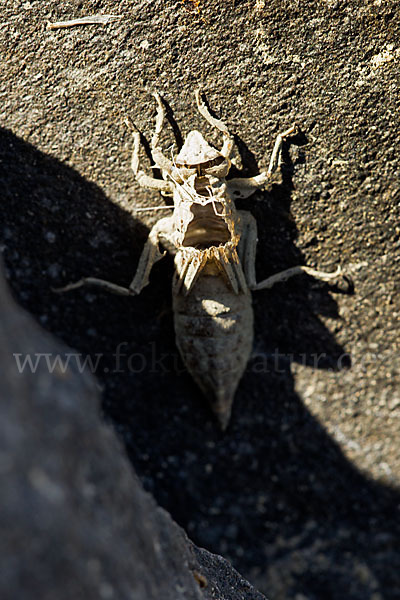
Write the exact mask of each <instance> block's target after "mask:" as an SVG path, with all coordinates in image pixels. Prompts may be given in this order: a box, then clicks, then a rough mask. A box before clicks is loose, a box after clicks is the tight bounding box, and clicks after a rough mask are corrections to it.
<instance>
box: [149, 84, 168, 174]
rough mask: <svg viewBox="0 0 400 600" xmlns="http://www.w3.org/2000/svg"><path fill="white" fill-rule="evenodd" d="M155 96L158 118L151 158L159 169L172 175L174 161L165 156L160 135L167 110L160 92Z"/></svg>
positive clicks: (152, 140)
mask: <svg viewBox="0 0 400 600" xmlns="http://www.w3.org/2000/svg"><path fill="white" fill-rule="evenodd" d="M153 96H154V98H155V99H156V102H157V117H156V128H155V130H154V133H153V137H152V138H151V156H152V157H153V160H154V162H155V164H156V165H157V167H159V168H160V169H162V170H163V171H167V173H171V171H172V169H173V166H174V165H173V164H172V161H170V160H169V158H167V157H166V156H164V154H163V152H162V150H161V148H160V144H159V141H160V133H161V130H162V128H163V123H164V117H165V109H164V105H163V103H162V100H161V97H160V94H159V93H158V92H154V93H153Z"/></svg>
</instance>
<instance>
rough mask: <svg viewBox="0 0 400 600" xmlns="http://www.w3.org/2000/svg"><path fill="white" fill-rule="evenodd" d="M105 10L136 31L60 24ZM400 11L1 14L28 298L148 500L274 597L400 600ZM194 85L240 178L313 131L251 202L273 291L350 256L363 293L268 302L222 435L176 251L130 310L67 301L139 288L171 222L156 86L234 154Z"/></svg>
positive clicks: (186, 118) (158, 4) (8, 129)
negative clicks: (141, 148) (177, 326)
mask: <svg viewBox="0 0 400 600" xmlns="http://www.w3.org/2000/svg"><path fill="white" fill-rule="evenodd" d="M198 11H199V12H198ZM98 13H103V14H114V15H120V17H121V18H120V19H119V20H118V21H115V22H113V23H110V24H108V25H104V26H103V25H91V26H86V27H74V28H71V29H59V30H50V29H48V28H47V27H46V23H47V21H52V22H54V21H58V20H65V19H72V18H76V17H79V16H87V15H91V14H98ZM399 16H400V8H399V5H398V3H397V2H394V1H384V0H382V1H381V0H375V1H374V2H372V1H371V0H367V1H365V0H362V1H361V0H359V1H354V0H352V1H350V2H342V1H339V0H337V1H335V0H325V1H323V0H313V1H310V2H307V3H305V2H295V1H293V0H291V1H289V0H270V1H268V2H266V1H264V0H256V1H248V0H243V1H239V0H237V1H234V0H216V1H212V2H211V1H209V0H204V1H203V2H202V3H201V4H200V6H199V7H198V8H197V9H196V6H195V3H194V2H191V1H190V0H186V1H185V2H184V3H182V2H178V1H175V2H173V1H172V0H165V1H159V0H154V1H152V0H142V1H137V2H128V1H122V0H120V1H114V2H111V1H109V2H107V1H104V2H95V1H93V2H90V1H87V0H83V1H81V2H78V1H76V2H72V1H70V2H68V1H65V2H63V3H55V2H48V1H46V0H44V1H42V2H39V1H32V2H12V1H8V2H6V4H5V6H4V7H3V8H2V14H1V19H0V40H1V41H0V52H1V57H2V70H1V72H0V99H1V105H0V120H1V121H0V123H1V127H2V128H1V131H0V152H1V163H0V176H1V182H2V184H1V197H2V198H1V205H0V206H1V208H0V214H1V229H0V231H1V234H2V240H3V241H2V244H3V249H4V258H5V261H6V265H7V267H8V275H9V280H10V283H11V285H12V288H13V290H14V293H15V297H16V298H17V299H18V301H19V302H20V303H21V304H22V305H23V306H24V307H26V308H27V309H29V310H30V311H31V312H32V313H33V314H34V315H35V316H36V317H37V319H38V320H39V322H40V323H41V324H42V325H43V326H44V327H45V328H47V329H48V330H50V331H52V332H53V333H55V334H56V335H58V336H59V337H60V338H62V339H63V341H64V342H66V343H68V344H69V345H70V346H72V347H73V348H75V349H76V352H78V353H81V356H82V358H85V357H86V356H87V355H89V356H91V357H92V359H93V361H96V360H97V359H96V355H99V356H98V365H97V368H96V369H95V371H96V375H97V377H98V379H99V380H100V382H101V384H102V385H103V388H104V405H103V406H104V413H105V416H106V418H107V419H109V420H111V421H112V422H113V423H114V424H115V427H116V428H117V431H118V432H119V433H120V435H121V437H122V439H123V440H124V442H125V444H126V448H127V452H128V454H129V456H130V458H131V460H132V464H133V465H134V467H135V468H136V470H137V472H138V474H139V476H140V477H141V479H142V481H143V482H144V485H145V487H146V489H147V490H150V491H151V492H152V493H153V494H154V496H155V498H156V499H157V501H158V502H159V503H160V504H161V505H162V506H163V507H165V508H167V509H168V510H169V511H170V513H171V514H172V516H173V518H174V519H175V520H176V521H177V522H178V523H179V524H180V525H182V526H183V527H184V528H185V529H186V531H187V532H188V534H189V536H190V537H191V539H192V540H193V541H194V542H195V543H196V544H198V545H200V546H203V547H206V548H207V549H209V550H211V551H213V552H217V553H219V554H222V555H223V556H224V557H225V558H228V559H229V560H231V561H232V563H233V565H234V566H235V568H237V569H238V570H239V571H240V572H241V573H242V574H243V575H244V576H246V577H247V578H248V579H249V580H250V581H251V582H252V583H254V584H255V585H256V586H257V587H258V589H260V591H262V592H264V593H266V594H267V595H268V597H269V598H271V600H283V599H285V600H288V599H292V600H305V599H307V600H314V599H321V598H323V599H324V600H325V599H331V598H332V599H335V600H336V599H343V598H346V599H347V600H355V599H357V600H358V599H360V600H366V599H371V600H381V599H385V600H386V599H395V598H399V597H400V551H399V547H400V525H399V515H398V511H399V503H400V494H399V488H398V486H399V479H400V452H399V446H398V427H399V423H400V395H399V367H400V358H399V340H398V338H399V335H398V329H399V310H400V308H399V305H400V296H399V274H400V262H399V261H400V253H399V248H400V242H399V227H400V225H399V199H400V192H399V180H400V168H399V150H398V139H399V128H400V125H399V117H400V99H399V87H400V86H399V80H400V43H399V39H400V26H399ZM197 87H201V88H202V89H203V90H204V91H205V92H206V96H207V100H208V102H209V105H210V106H211V107H212V109H213V111H215V114H216V115H217V116H218V117H221V118H223V119H224V120H225V121H226V123H227V124H228V125H229V127H230V128H231V130H232V131H233V132H235V134H236V135H237V142H238V147H239V150H240V155H241V159H242V167H243V169H242V170H241V173H242V174H245V175H252V174H255V173H257V171H258V169H260V168H264V167H265V166H266V165H267V164H268V157H269V155H270V152H271V150H272V146H273V142H274V138H275V136H276V135H277V133H278V132H279V131H282V130H284V129H286V128H287V127H289V126H290V125H291V124H292V123H293V122H297V123H298V124H299V126H300V128H301V134H300V135H299V136H297V137H296V138H295V139H293V140H292V143H291V144H290V146H289V145H288V146H287V147H286V151H285V162H286V164H285V165H284V167H283V170H282V177H277V179H276V181H275V183H274V184H273V185H271V187H270V189H268V190H267V191H265V192H258V193H256V194H255V195H254V196H252V197H251V198H249V199H248V200H245V201H241V202H240V203H238V206H239V207H240V208H241V209H247V210H250V211H251V212H252V214H253V215H254V216H255V218H256V219H257V222H258V226H259V246H258V261H257V273H258V278H259V279H262V278H264V277H267V276H268V275H270V274H272V273H275V272H277V271H279V270H281V269H285V268H287V267H289V266H292V265H295V264H298V263H303V264H307V265H310V266H313V267H317V268H319V269H324V270H331V269H333V268H335V267H336V266H337V265H338V264H341V265H342V266H343V268H344V269H345V271H346V272H347V274H348V275H349V276H350V277H351V278H352V280H353V283H354V293H353V294H350V293H344V291H343V290H335V289H332V288H330V287H329V286H327V285H322V284H320V283H317V282H315V281H313V280H311V279H309V278H306V277H299V278H296V279H293V280H291V281H290V282H287V283H286V284H282V285H279V286H276V287H275V288H274V289H273V290H271V291H262V292H259V293H258V294H255V295H254V310H255V323H256V326H255V344H254V354H255V356H254V357H253V359H252V360H251V361H250V363H249V367H248V370H247V372H246V373H245V376H244V377H243V380H242V382H241V384H240V387H239V389H238V392H237V397H236V400H235V404H234V410H233V416H232V421H231V425H230V427H229V429H228V431H227V432H226V433H225V434H224V435H222V434H221V433H220V432H219V431H218V429H217V427H216V424H215V422H214V420H213V418H212V416H211V414H210V411H209V409H208V407H207V405H206V403H205V402H204V400H203V399H202V397H201V394H200V392H198V391H197V389H196V388H195V386H194V384H193V382H192V381H191V379H190V377H189V376H188V375H187V374H186V373H185V372H184V370H183V366H182V363H181V362H180V359H179V357H178V354H177V350H176V347H175V345H174V335H173V325H172V313H171V297H170V281H171V277H172V262H171V260H170V259H165V260H164V261H161V262H160V263H158V264H157V265H156V266H155V268H154V271H153V275H152V279H151V285H150V286H149V287H148V288H146V289H145V290H144V291H143V293H142V294H141V295H140V296H139V297H137V298H134V299H125V298H120V297H116V296H110V295H107V294H104V293H102V292H99V291H94V290H79V291H76V292H71V293H69V294H65V295H56V294H54V293H53V292H52V291H51V287H53V286H59V285H63V284H64V283H66V282H69V281H74V280H75V279H77V278H79V277H81V276H83V275H95V276H98V277H102V278H104V279H109V280H112V281H115V282H117V283H119V284H121V285H128V284H129V282H130V280H131V278H132V275H133V273H134V271H135V267H136V264H137V260H138V257H139V254H140V251H141V248H142V246H143V242H144V240H145V239H146V234H147V231H148V228H149V227H150V226H151V225H152V224H153V223H154V222H155V220H156V219H157V216H156V214H157V213H156V214H154V213H148V214H146V213H143V214H142V213H141V214H140V215H139V214H138V215H135V211H134V209H135V207H139V206H141V207H143V206H154V205H159V204H164V203H165V199H164V198H162V197H160V196H159V195H158V194H157V193H153V192H148V191H145V190H143V189H141V188H140V187H139V186H138V185H137V183H136V182H135V181H134V178H133V175H132V172H131V171H130V166H129V163H130V153H131V148H132V133H131V132H130V130H129V129H128V128H127V127H126V125H125V124H124V119H125V117H126V116H129V117H131V118H132V119H133V120H134V121H135V123H136V124H137V126H138V127H139V129H140V130H141V131H142V132H143V134H144V136H145V138H146V139H147V141H149V140H150V139H151V134H152V129H153V126H154V117H155V105H154V100H153V99H152V97H151V96H150V95H149V92H150V91H152V90H155V89H156V90H158V91H159V92H160V93H161V94H162V96H163V97H164V99H165V100H166V102H167V104H168V105H169V107H170V110H169V119H170V121H172V123H173V124H174V127H175V133H176V134H177V137H178V139H179V135H181V136H184V135H185V134H186V133H187V132H188V131H190V130H191V129H193V128H197V129H201V130H202V131H204V132H205V133H206V135H207V137H208V139H209V140H210V141H212V142H214V143H217V142H218V143H220V139H219V137H218V136H217V135H215V132H213V131H211V129H210V128H209V126H208V125H206V124H205V122H204V120H202V119H201V117H200V116H199V115H198V114H197V112H196V110H195V108H194V96H193V91H194V90H195V89H196V88H197ZM178 126H179V128H180V129H178V128H177V127H178ZM173 141H174V136H173V131H172V128H171V127H170V126H169V127H168V128H166V130H165V135H163V138H162V142H163V145H164V147H165V148H166V149H167V148H169V147H170V146H171V144H172V143H173ZM143 164H144V165H145V166H146V167H148V166H149V165H150V162H149V160H148V158H147V157H146V156H145V153H143ZM162 214H165V213H162ZM118 344H123V345H122V346H120V353H123V354H126V355H127V356H122V357H121V358H120V360H117V358H116V357H115V356H113V355H115V354H118V350H117V347H118ZM75 359H76V358H75ZM75 359H74V360H75Z"/></svg>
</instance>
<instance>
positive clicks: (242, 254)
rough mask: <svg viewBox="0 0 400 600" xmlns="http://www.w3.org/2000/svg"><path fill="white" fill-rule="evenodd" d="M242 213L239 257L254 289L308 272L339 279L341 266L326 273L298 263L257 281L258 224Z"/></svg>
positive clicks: (319, 276) (316, 277)
mask: <svg viewBox="0 0 400 600" xmlns="http://www.w3.org/2000/svg"><path fill="white" fill-rule="evenodd" d="M238 213H239V215H240V222H241V226H242V235H241V238H240V242H239V246H238V254H239V259H240V262H241V264H242V267H243V271H244V274H245V277H246V281H247V285H248V286H249V288H250V289H251V290H252V291H257V290H264V289H268V288H272V286H274V285H275V284H276V283H281V282H283V281H287V280H288V279H290V278H291V277H294V276H295V275H301V274H302V273H306V274H307V275H311V276H312V277H315V279H320V280H322V281H331V280H333V279H337V278H338V277H339V275H340V274H341V268H340V266H339V267H338V268H337V269H336V271H334V272H333V273H325V272H324V271H317V270H316V269H312V268H311V267H306V266H304V265H297V266H295V267H290V268H289V269H285V270H284V271H280V272H279V273H275V275H271V277H267V279H264V280H263V281H260V282H259V283H257V282H256V272H255V259H256V245H257V224H256V221H255V219H254V217H253V216H252V215H251V214H250V213H248V212H246V211H238Z"/></svg>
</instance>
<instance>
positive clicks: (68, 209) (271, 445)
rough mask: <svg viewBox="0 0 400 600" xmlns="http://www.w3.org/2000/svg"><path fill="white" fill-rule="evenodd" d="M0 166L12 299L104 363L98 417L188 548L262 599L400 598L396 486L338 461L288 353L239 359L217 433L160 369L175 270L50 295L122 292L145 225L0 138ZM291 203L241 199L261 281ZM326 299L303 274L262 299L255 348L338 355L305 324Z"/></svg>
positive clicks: (277, 251) (288, 248) (184, 383)
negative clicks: (246, 581)
mask: <svg viewBox="0 0 400 600" xmlns="http://www.w3.org/2000/svg"><path fill="white" fill-rule="evenodd" d="M0 158H1V161H0V180H1V183H2V203H1V206H0V220H1V229H0V231H1V232H2V244H3V249H4V250H3V252H4V258H5V262H6V265H7V270H8V277H9V280H10V284H11V285H12V288H13V290H14V294H15V296H16V297H17V299H18V300H19V302H20V303H21V304H23V305H24V306H25V307H26V308H27V309H28V310H29V311H30V312H31V313H33V314H34V315H35V316H36V318H37V319H38V320H39V321H40V322H41V323H42V325H43V326H44V327H46V328H47V329H48V330H49V331H51V332H53V333H54V334H56V335H57V336H59V337H61V338H62V339H63V340H64V341H66V342H67V343H68V344H69V345H70V346H72V347H74V348H75V349H76V351H77V353H80V355H81V356H91V357H93V358H95V357H96V355H97V354H100V355H101V356H100V362H99V364H98V365H97V368H96V369H95V375H96V376H97V377H98V379H99V380H100V381H101V382H102V384H103V386H104V403H103V409H104V412H105V415H106V417H107V418H108V419H109V420H110V421H111V422H112V423H113V424H114V426H115V428H116V429H117V431H118V432H119V434H120V436H121V439H122V440H123V441H124V443H125V446H126V449H127V452H128V454H129V456H130V459H131V461H132V463H133V465H134V466H135V468H136V470H137V471H138V473H139V475H140V477H141V479H142V481H143V482H144V484H145V486H146V488H147V489H148V490H150V491H152V493H153V494H154V496H155V497H156V499H157V500H158V502H159V503H160V504H161V505H162V506H164V507H165V508H167V509H168V510H169V512H170V513H171V514H172V516H173V518H174V519H175V520H177V521H178V522H179V523H180V524H181V525H182V526H184V528H185V529H186V531H187V532H188V534H189V536H190V537H191V538H192V539H193V540H194V541H195V542H196V543H197V544H198V545H201V546H204V547H207V548H208V549H210V550H212V551H214V552H217V553H219V554H222V555H224V556H225V557H227V558H229V559H230V560H231V561H232V562H233V564H234V566H235V567H236V568H238V569H239V570H240V571H241V573H242V574H244V575H247V576H248V577H250V578H251V579H252V580H253V581H254V583H256V584H258V585H259V586H260V587H263V589H264V591H265V592H266V593H268V595H269V596H270V597H288V598H290V597H295V596H296V594H300V592H301V593H302V594H303V595H304V596H306V597H309V598H333V599H336V598H346V599H350V600H352V599H354V600H356V599H357V600H358V599H359V598H368V597H373V594H380V595H381V597H382V598H383V597H384V598H395V597H398V595H399V594H398V590H396V580H395V575H394V574H395V573H396V572H398V569H399V566H400V565H399V552H398V548H399V544H400V531H399V519H398V506H399V504H400V494H399V491H398V490H395V489H392V488H390V487H389V486H387V485H384V484H382V483H379V482H373V481H370V480H369V479H368V478H367V477H366V476H365V475H363V474H362V473H360V472H359V471H358V470H357V469H356V468H355V467H354V466H353V465H352V464H351V462H350V461H349V460H348V459H347V458H346V457H345V455H344V454H343V452H342V450H341V449H340V448H339V446H338V445H337V444H336V442H335V441H334V440H333V439H332V438H331V436H330V435H329V434H328V433H327V431H326V429H325V428H324V426H323V425H322V424H320V423H319V421H318V420H317V419H316V418H315V417H314V416H313V415H312V414H311V413H310V411H309V410H308V409H307V407H306V406H305V405H304V403H303V402H302V399H301V398H300V397H299V396H298V394H297V393H296V391H295V388H294V381H293V377H292V375H291V371H290V360H286V362H285V361H283V367H282V370H283V372H277V371H276V370H274V369H271V370H270V372H268V373H264V372H261V373H257V372H252V371H251V364H250V368H249V370H248V372H247V373H246V375H245V377H244V378H243V381H242V384H241V385H240V387H239V390H238V395H237V399H236V404H235V409H234V413H233V418H232V422H231V425H230V427H229V429H228V431H227V432H226V434H225V435H222V434H221V432H219V431H218V429H217V428H216V427H215V424H214V422H213V420H212V418H211V416H210V414H209V411H208V407H207V406H205V404H204V403H203V401H202V399H201V396H200V393H198V394H197V391H196V389H195V387H194V385H193V383H192V381H191V379H190V378H189V377H188V376H187V375H186V374H184V373H182V374H180V373H178V372H176V370H175V365H174V364H173V361H172V358H173V356H174V353H175V355H176V356H177V352H176V351H175V349H174V343H173V332H172V324H171V323H172V315H171V314H170V296H169V291H167V290H169V285H170V278H171V273H172V265H168V264H167V265H162V264H161V263H159V264H158V265H156V267H155V269H156V271H155V273H154V276H153V277H152V281H151V284H150V286H149V287H148V288H146V289H145V290H144V291H143V295H142V294H141V295H140V296H138V297H135V298H134V299H130V298H122V297H118V296H110V295H107V294H103V293H101V292H97V291H92V290H77V291H76V292H75V293H74V294H65V295H56V294H54V293H52V291H51V287H52V286H56V285H59V284H60V283H63V282H64V281H65V280H73V279H74V278H76V277H80V276H82V275H86V274H89V273H90V274H96V275H98V276H101V277H105V278H110V279H112V280H114V281H117V282H121V283H129V281H130V278H131V277H132V272H133V271H134V267H135V265H136V264H137V259H138V257H139V254H140V251H141V249H142V245H143V241H144V239H145V237H146V230H145V228H143V227H142V226H141V225H140V223H139V222H137V221H136V220H135V219H134V218H133V217H132V216H131V215H130V214H129V213H127V212H126V211H124V210H122V209H120V208H118V207H116V206H115V205H114V204H112V202H111V201H110V200H109V199H108V198H107V197H106V196H105V195H104V193H103V192H102V191H101V190H100V189H99V188H98V186H96V185H95V184H94V183H92V182H90V181H87V180H86V179H85V178H83V177H82V176H81V175H79V173H77V172H76V171H75V170H74V169H72V168H71V167H68V166H67V165H65V164H63V163H62V162H60V161H58V160H56V159H54V158H52V157H50V156H47V155H45V154H44V153H42V152H40V151H39V150H37V149H36V148H34V147H33V146H31V145H30V144H28V143H26V142H24V141H23V140H21V139H19V138H18V137H16V136H15V135H14V134H13V133H11V132H10V131H8V130H5V129H3V130H0ZM127 168H128V166H127ZM289 188H290V186H289ZM285 202H286V204H285ZM289 202H290V189H289V190H288V191H285V190H282V188H274V187H273V188H272V192H271V193H269V194H268V196H267V194H265V195H263V196H261V197H259V200H257V199H255V200H254V201H252V200H249V201H247V204H246V206H248V207H250V208H251V209H252V210H253V211H254V213H253V214H255V215H256V217H257V219H258V223H259V224H260V225H261V226H260V242H259V265H257V266H258V268H259V270H261V271H262V270H264V272H262V273H261V275H262V276H263V275H264V274H265V275H268V273H269V272H270V271H271V272H273V271H274V270H275V267H277V269H278V268H280V267H281V264H283V265H284V266H285V265H290V264H292V263H291V262H290V261H293V262H295V261H297V260H298V258H299V255H298V254H297V253H298V251H297V250H296V249H295V248H294V245H293V239H294V238H293V236H294V235H295V233H296V229H295V225H294V224H293V223H292V221H291V220H290V218H289V217H288V216H287V215H288V213H287V209H288V203H289ZM280 211H282V214H281V212H280ZM277 215H278V216H277ZM269 219H270V221H268V220H269ZM267 221H268V222H267ZM275 225H277V226H278V231H277V230H276V227H275ZM279 228H280V229H279ZM271 239H272V242H273V243H271ZM288 240H289V241H288ZM263 248H268V254H267V253H266V252H263ZM269 270H270V271H269ZM287 286H288V287H287ZM329 298H330V295H329V294H328V292H327V290H326V289H325V288H324V287H322V288H319V287H318V286H317V287H314V286H313V285H312V284H311V282H309V281H308V280H304V279H303V280H302V282H301V283H300V282H288V283H287V284H283V285H282V287H281V288H280V289H279V290H278V289H277V290H275V291H274V293H273V294H272V290H271V293H269V292H268V293H267V292H265V293H264V292H262V293H261V294H260V295H258V298H256V299H255V305H256V324H257V330H256V346H258V347H261V351H262V352H263V353H268V352H269V351H270V350H271V349H273V348H274V347H275V345H276V346H277V347H278V348H279V349H280V350H281V352H282V353H286V350H288V352H289V353H290V352H292V351H293V353H294V350H296V351H303V350H304V348H306V349H307V348H308V349H311V350H314V349H315V348H319V347H320V346H321V348H322V349H326V347H327V346H328V347H329V352H327V354H328V355H330V356H331V357H333V358H334V359H335V357H336V355H337V353H338V352H341V348H340V345H339V344H337V343H336V342H335V341H334V336H333V335H332V334H330V333H329V332H328V333H325V331H324V329H325V328H324V327H323V325H322V324H321V323H320V322H319V320H318V317H316V313H317V312H318V311H325V312H328V313H330V314H335V310H336V307H335V303H334V301H331V300H329ZM304 311H305V314H304ZM264 313H266V315H265V314H264ZM304 323H306V325H307V327H306V328H305V327H304ZM308 327H309V329H308ZM324 336H325V337H324ZM321 339H322V340H323V342H321ZM268 340H272V341H268ZM325 340H326V341H327V344H325ZM123 342H125V343H126V344H127V345H126V346H123V347H120V350H121V353H122V352H124V353H125V354H129V353H130V354H131V358H132V356H133V355H135V356H133V358H132V361H131V363H132V364H131V367H134V368H133V369H132V368H131V369H129V368H127V366H129V365H127V362H128V361H127V360H125V361H124V360H122V358H123V357H122V356H121V361H120V362H121V365H120V368H119V369H117V370H116V369H115V361H116V358H115V356H113V355H115V354H117V352H118V351H117V348H118V346H119V345H120V344H121V343H123ZM38 351H40V349H38ZM163 354H165V355H166V358H165V360H163ZM125 358H126V357H125ZM128 358H129V357H128ZM146 361H147V362H146ZM152 361H153V362H152ZM157 361H158V362H157ZM179 364H180V363H179V362H178V363H177V365H178V367H179ZM319 366H320V365H319ZM107 369H108V372H107ZM342 401H343V402H345V401H346V399H345V398H342ZM194 551H196V550H195V549H194ZM377 597H379V596H377Z"/></svg>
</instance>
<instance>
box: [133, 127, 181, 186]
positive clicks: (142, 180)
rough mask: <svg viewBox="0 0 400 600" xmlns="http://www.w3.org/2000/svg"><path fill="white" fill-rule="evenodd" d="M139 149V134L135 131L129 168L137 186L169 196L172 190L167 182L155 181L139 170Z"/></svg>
mask: <svg viewBox="0 0 400 600" xmlns="http://www.w3.org/2000/svg"><path fill="white" fill-rule="evenodd" d="M139 148H140V133H139V132H138V131H135V132H134V134H133V152H132V161H131V167H132V171H133V174H134V175H135V178H136V181H137V182H138V184H139V185H141V186H142V187H145V188H148V189H150V190H158V191H159V192H166V193H169V194H171V193H172V192H173V188H172V185H171V183H170V182H169V181H164V180H163V179H155V178H154V177H150V176H149V175H146V173H145V172H144V171H142V170H141V169H139ZM153 159H154V156H153Z"/></svg>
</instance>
